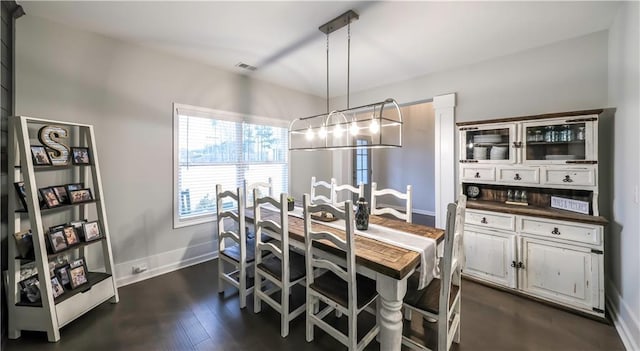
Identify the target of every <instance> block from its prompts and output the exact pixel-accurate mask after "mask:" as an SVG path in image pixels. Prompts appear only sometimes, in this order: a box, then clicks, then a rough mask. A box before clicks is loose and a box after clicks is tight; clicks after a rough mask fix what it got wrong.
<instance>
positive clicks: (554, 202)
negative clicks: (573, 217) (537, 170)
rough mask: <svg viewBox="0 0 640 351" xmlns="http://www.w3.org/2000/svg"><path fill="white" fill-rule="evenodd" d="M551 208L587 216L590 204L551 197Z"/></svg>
mask: <svg viewBox="0 0 640 351" xmlns="http://www.w3.org/2000/svg"><path fill="white" fill-rule="evenodd" d="M551 207H553V208H558V209H561V210H567V211H571V212H577V213H582V214H586V215H588V214H589V203H588V202H587V201H580V200H574V199H567V198H564V197H557V196H551Z"/></svg>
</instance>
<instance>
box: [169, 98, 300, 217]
mask: <svg viewBox="0 0 640 351" xmlns="http://www.w3.org/2000/svg"><path fill="white" fill-rule="evenodd" d="M284 123H286V122H284ZM287 142H288V136H287V127H286V126H285V125H283V121H280V120H272V119H267V118H261V117H253V116H242V115H239V114H235V113H230V112H224V111H216V110H211V109H206V108H200V107H194V106H186V105H178V104H174V164H175V166H174V168H175V169H174V173H175V175H174V178H175V187H174V189H175V191H176V194H175V204H174V209H175V211H174V212H175V213H174V226H175V227H180V226H185V225H190V224H196V223H203V222H207V221H211V220H213V218H214V215H215V213H216V194H215V188H216V184H221V185H222V188H223V189H224V190H235V189H236V188H237V187H242V185H243V184H244V181H245V180H246V182H247V184H251V183H256V182H269V180H270V181H271V182H272V184H273V193H274V194H280V193H281V192H287V191H288V184H289V179H288V173H289V172H288V145H287ZM223 206H230V207H231V206H234V204H233V203H224V204H223Z"/></svg>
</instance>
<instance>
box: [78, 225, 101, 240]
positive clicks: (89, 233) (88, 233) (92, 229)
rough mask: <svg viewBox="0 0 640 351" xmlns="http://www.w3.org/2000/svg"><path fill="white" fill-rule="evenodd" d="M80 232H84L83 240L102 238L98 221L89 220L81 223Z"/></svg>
mask: <svg viewBox="0 0 640 351" xmlns="http://www.w3.org/2000/svg"><path fill="white" fill-rule="evenodd" d="M82 232H83V233H84V241H87V242H88V241H94V240H99V239H100V238H102V232H101V231H100V223H99V222H98V221H91V222H86V223H83V224H82Z"/></svg>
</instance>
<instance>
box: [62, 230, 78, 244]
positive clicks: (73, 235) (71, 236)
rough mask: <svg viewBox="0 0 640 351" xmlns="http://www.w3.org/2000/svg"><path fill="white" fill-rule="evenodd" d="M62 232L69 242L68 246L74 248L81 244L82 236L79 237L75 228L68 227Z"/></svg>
mask: <svg viewBox="0 0 640 351" xmlns="http://www.w3.org/2000/svg"><path fill="white" fill-rule="evenodd" d="M62 232H63V233H64V238H65V240H66V241H67V245H69V246H74V245H78V244H80V236H79V235H78V232H77V231H76V228H75V227H74V226H71V225H70V226H66V227H64V229H63V230H62Z"/></svg>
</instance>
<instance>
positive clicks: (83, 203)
mask: <svg viewBox="0 0 640 351" xmlns="http://www.w3.org/2000/svg"><path fill="white" fill-rule="evenodd" d="M98 201H100V200H99V199H93V200H90V201H84V202H78V203H77V204H64V205H60V206H56V207H53V208H41V209H40V212H42V213H46V212H55V211H59V210H64V209H69V208H73V207H75V206H80V205H86V204H93V203H96V202H98ZM16 213H28V212H27V210H26V209H24V208H23V209H19V210H16Z"/></svg>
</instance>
